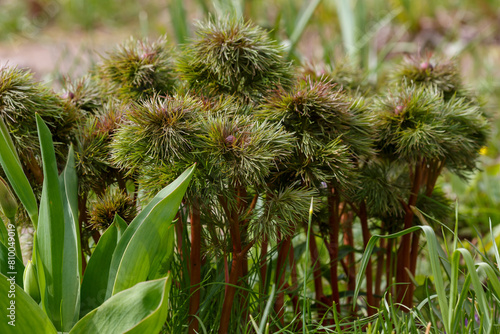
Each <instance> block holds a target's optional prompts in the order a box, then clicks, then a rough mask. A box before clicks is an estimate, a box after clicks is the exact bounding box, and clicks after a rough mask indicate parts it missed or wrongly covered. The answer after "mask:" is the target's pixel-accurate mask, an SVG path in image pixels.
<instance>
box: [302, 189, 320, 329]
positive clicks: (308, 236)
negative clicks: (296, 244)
mask: <svg viewBox="0 0 500 334" xmlns="http://www.w3.org/2000/svg"><path fill="white" fill-rule="evenodd" d="M313 204H314V197H311V206H310V207H309V220H308V223H307V228H306V249H309V247H310V244H311V225H312V215H313ZM312 237H313V238H314V235H313V236H312ZM317 253H318V249H317V246H316V256H317V255H318V254H317ZM304 258H305V260H304V261H305V266H304V285H303V287H302V302H303V303H302V333H303V334H306V310H307V298H306V295H307V252H306V253H305V256H304ZM311 259H312V256H311ZM315 266H316V263H313V267H315ZM315 271H316V270H314V271H313V272H314V275H315V274H316V273H315ZM320 274H321V272H320ZM320 283H321V282H320ZM314 284H315V288H316V278H315V279H314ZM322 288H323V287H321V289H322ZM316 298H317V290H316ZM320 318H321V317H320Z"/></svg>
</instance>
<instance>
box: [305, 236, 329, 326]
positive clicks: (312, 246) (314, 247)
mask: <svg viewBox="0 0 500 334" xmlns="http://www.w3.org/2000/svg"><path fill="white" fill-rule="evenodd" d="M307 228H308V229H310V226H308V227H307ZM307 244H308V247H307V249H309V254H310V257H311V267H312V271H313V280H314V292H315V299H316V301H317V304H318V318H319V319H322V318H323V316H324V315H325V313H326V311H327V305H328V304H329V301H328V298H327V297H326V296H325V293H324V291H323V282H322V277H323V274H322V272H321V262H320V258H319V251H318V244H317V242H316V237H315V235H314V233H308V237H307Z"/></svg>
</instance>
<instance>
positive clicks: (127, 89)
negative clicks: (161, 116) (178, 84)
mask: <svg viewBox="0 0 500 334" xmlns="http://www.w3.org/2000/svg"><path fill="white" fill-rule="evenodd" d="M97 72H98V76H99V77H100V78H101V80H103V81H104V83H105V84H106V83H107V84H109V85H110V86H111V87H110V89H111V91H114V92H115V93H116V94H118V95H119V96H120V97H121V98H123V99H138V98H143V97H148V96H152V95H153V94H155V93H157V94H171V93H172V92H173V90H174V87H175V78H174V70H173V62H172V59H171V56H170V52H169V50H168V47H167V41H166V39H165V38H163V37H162V38H159V39H158V40H157V41H155V42H149V41H148V40H147V39H143V40H135V39H133V38H131V39H130V40H128V41H127V42H125V43H123V44H122V45H120V46H119V47H118V48H117V49H116V50H115V51H113V52H111V53H108V56H107V57H106V58H104V59H103V62H102V64H101V65H100V66H99V68H98V71H97Z"/></svg>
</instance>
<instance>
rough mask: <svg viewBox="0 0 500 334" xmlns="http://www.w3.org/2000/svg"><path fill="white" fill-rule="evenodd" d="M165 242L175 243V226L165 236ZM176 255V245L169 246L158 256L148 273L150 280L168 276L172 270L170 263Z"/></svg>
mask: <svg viewBox="0 0 500 334" xmlns="http://www.w3.org/2000/svg"><path fill="white" fill-rule="evenodd" d="M165 243H166V244H167V245H173V244H174V226H173V224H172V226H171V227H170V228H169V229H168V231H167V235H166V236H165ZM173 255H174V247H167V249H166V251H165V252H164V253H163V255H161V254H160V256H156V257H155V260H154V261H153V263H152V264H151V270H150V272H149V275H148V280H154V279H158V278H162V277H165V276H167V274H168V272H169V271H170V263H171V262H172V258H173Z"/></svg>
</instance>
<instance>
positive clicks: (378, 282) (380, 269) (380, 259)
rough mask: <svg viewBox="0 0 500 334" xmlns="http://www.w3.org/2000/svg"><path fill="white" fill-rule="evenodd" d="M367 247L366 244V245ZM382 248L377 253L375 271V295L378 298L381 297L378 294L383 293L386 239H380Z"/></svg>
mask: <svg viewBox="0 0 500 334" xmlns="http://www.w3.org/2000/svg"><path fill="white" fill-rule="evenodd" d="M365 247H366V245H365ZM379 247H380V250H379V251H378V253H377V260H376V261H377V269H376V272H375V291H374V295H375V296H377V298H378V299H380V298H379V297H378V296H381V295H382V275H383V274H384V265H383V264H384V261H385V257H384V255H385V254H384V249H385V247H386V243H385V240H380V245H379Z"/></svg>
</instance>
